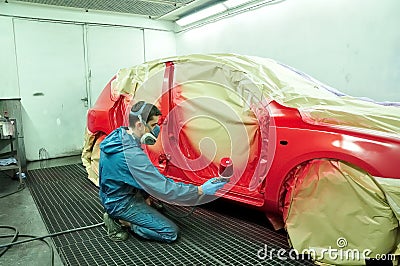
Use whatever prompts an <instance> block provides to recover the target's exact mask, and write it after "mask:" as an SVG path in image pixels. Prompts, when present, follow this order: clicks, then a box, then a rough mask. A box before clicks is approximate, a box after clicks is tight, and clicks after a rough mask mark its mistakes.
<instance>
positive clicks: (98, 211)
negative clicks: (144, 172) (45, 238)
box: [27, 164, 313, 265]
mask: <svg viewBox="0 0 400 266" xmlns="http://www.w3.org/2000/svg"><path fill="white" fill-rule="evenodd" d="M27 183H28V187H29V189H30V192H31V194H32V197H33V199H34V201H35V203H36V205H37V206H38V209H39V212H40V214H41V216H42V219H43V221H44V223H45V225H46V227H47V230H48V231H49V233H55V232H59V231H63V230H68V229H74V228H77V227H83V226H87V225H92V224H96V223H100V222H102V213H103V208H102V206H101V204H100V201H99V199H98V189H97V187H96V186H95V185H93V184H92V183H91V182H90V181H89V179H87V174H86V172H85V170H84V168H83V167H82V166H80V165H76V164H74V165H67V166H58V167H52V168H46V169H38V170H31V171H29V173H28V178H27ZM227 204H228V205H229V204H230V202H226V201H225V202H219V203H218V201H217V203H210V204H207V205H206V206H205V207H202V208H197V209H196V211H195V212H194V213H193V214H192V215H191V216H190V217H187V218H182V219H176V218H175V219H174V218H171V219H173V220H174V221H175V222H176V224H177V225H178V226H179V228H180V237H179V239H178V241H176V242H175V243H172V244H165V243H157V242H153V241H146V240H143V239H139V238H136V237H135V236H133V235H132V236H131V237H130V238H129V239H128V240H127V241H124V242H118V243H115V242H112V241H110V240H109V239H108V238H107V236H106V232H105V229H104V228H103V227H96V228H91V229H87V230H84V231H78V232H73V233H69V234H64V235H60V236H57V237H54V238H53V241H54V244H55V246H56V249H57V251H58V253H59V254H60V257H61V259H62V261H63V263H64V264H65V265H313V263H312V262H310V261H304V260H294V259H290V258H285V260H282V258H280V257H279V256H278V255H277V252H278V250H279V249H285V250H286V253H285V254H289V251H290V249H289V247H288V244H287V239H286V235H285V234H284V233H278V232H275V231H273V230H272V229H270V228H269V227H268V226H266V225H264V224H262V223H259V222H257V221H256V220H257V218H256V219H253V220H252V219H251V218H249V217H250V216H251V215H248V213H246V212H247V208H238V207H237V206H235V207H233V208H232V209H231V210H230V209H229V207H228V208H227V207H226V205H227ZM169 208H171V211H174V212H176V213H183V212H185V211H188V208H187V207H177V206H173V207H169ZM238 212H239V213H238ZM265 245H267V246H268V252H267V253H263V252H262V253H261V254H263V255H265V254H267V255H268V256H267V257H265V258H260V256H258V255H257V254H258V252H259V251H260V249H264V247H265Z"/></svg>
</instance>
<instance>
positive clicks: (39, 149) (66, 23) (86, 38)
mask: <svg viewBox="0 0 400 266" xmlns="http://www.w3.org/2000/svg"><path fill="white" fill-rule="evenodd" d="M172 28H173V27H172V25H170V24H168V23H160V22H155V21H152V20H148V19H143V18H136V17H133V16H123V15H111V14H107V13H93V12H89V13H85V12H84V11H76V10H71V9H62V8H50V7H45V6H37V5H29V4H17V3H8V4H6V3H4V2H3V3H0V32H1V34H0V58H1V60H0V79H1V81H2V87H1V89H0V98H14V97H16V98H21V104H22V122H23V130H24V143H25V150H26V156H27V160H29V161H33V160H38V159H46V158H56V157H62V156H68V155H77V154H80V153H81V149H82V146H83V137H84V132H85V128H86V113H87V110H88V109H89V108H90V106H92V105H93V104H94V103H95V101H96V99H97V97H98V95H99V94H100V92H101V91H102V89H103V88H104V86H105V85H106V84H107V82H108V81H109V80H110V79H111V78H112V76H113V75H114V74H116V73H117V71H118V70H119V69H120V68H124V67H130V66H134V65H137V64H140V63H143V62H144V61H147V60H152V59H155V58H158V57H165V56H173V55H175V54H176V43H175V35H174V33H173V32H172ZM157 44H158V45H157ZM160 44H162V49H161V48H160Z"/></svg>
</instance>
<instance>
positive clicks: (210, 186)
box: [201, 177, 227, 195]
mask: <svg viewBox="0 0 400 266" xmlns="http://www.w3.org/2000/svg"><path fill="white" fill-rule="evenodd" d="M226 183H227V182H226V181H223V182H221V181H219V179H218V178H216V177H214V178H211V179H209V180H207V181H206V182H205V183H204V184H203V185H201V188H202V190H203V194H205V195H214V194H215V192H217V190H218V189H220V188H222V187H223V186H224V185H225V184H226Z"/></svg>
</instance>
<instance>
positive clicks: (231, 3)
mask: <svg viewBox="0 0 400 266" xmlns="http://www.w3.org/2000/svg"><path fill="white" fill-rule="evenodd" d="M247 2H250V0H228V1H225V2H223V5H225V6H226V7H227V8H234V7H237V6H240V5H243V4H245V3H247Z"/></svg>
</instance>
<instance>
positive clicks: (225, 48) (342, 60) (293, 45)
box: [177, 0, 400, 101]
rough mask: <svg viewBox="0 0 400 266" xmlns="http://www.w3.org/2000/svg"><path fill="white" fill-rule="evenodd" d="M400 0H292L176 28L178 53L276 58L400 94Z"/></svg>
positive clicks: (348, 89) (347, 85) (345, 87)
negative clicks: (178, 30) (193, 26)
mask: <svg viewBox="0 0 400 266" xmlns="http://www.w3.org/2000/svg"><path fill="white" fill-rule="evenodd" d="M399 12H400V1H398V0H385V1H379V0H368V1H365V0H351V1H349V0H335V1H315V0H286V1H282V2H280V3H278V4H274V5H268V6H263V7H261V8H258V9H255V10H252V11H249V12H246V13H242V14H239V15H236V16H234V17H228V18H225V19H222V20H219V21H217V22H214V23H212V24H208V25H205V26H202V27H199V28H195V29H192V30H189V31H185V32H181V33H178V34H177V53H178V54H179V55H184V54H191V53H220V52H222V53H227V52H229V53H239V54H245V55H255V56H261V57H267V58H272V59H275V60H277V61H279V62H282V63H285V64H288V65H290V66H293V67H295V68H297V69H299V70H301V71H303V72H305V73H307V74H309V75H311V76H313V77H314V78H316V79H318V80H320V81H322V82H323V83H325V84H328V85H330V86H332V87H334V88H337V89H339V90H341V91H342V92H344V93H347V94H350V95H353V96H357V97H359V96H361V97H369V98H372V99H374V100H378V101H400V85H399V84H400V53H399V51H400V31H399V26H398V25H400V16H399V15H398V14H399Z"/></svg>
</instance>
